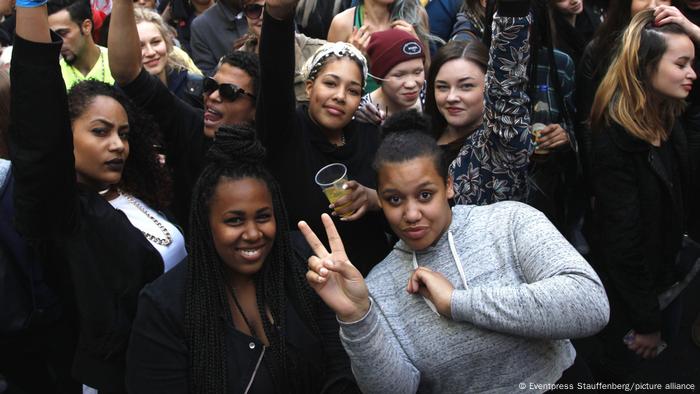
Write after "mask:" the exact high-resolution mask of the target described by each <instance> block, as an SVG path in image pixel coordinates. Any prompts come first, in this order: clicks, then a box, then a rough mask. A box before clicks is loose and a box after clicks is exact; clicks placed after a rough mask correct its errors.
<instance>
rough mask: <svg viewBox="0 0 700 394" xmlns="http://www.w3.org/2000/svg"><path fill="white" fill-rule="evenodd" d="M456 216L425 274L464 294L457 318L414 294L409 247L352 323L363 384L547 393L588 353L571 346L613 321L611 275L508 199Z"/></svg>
mask: <svg viewBox="0 0 700 394" xmlns="http://www.w3.org/2000/svg"><path fill="white" fill-rule="evenodd" d="M452 213H453V216H452V222H451V224H450V226H449V231H447V232H445V234H443V235H442V236H441V238H440V240H439V241H438V242H437V243H436V244H435V245H434V246H432V247H430V248H428V249H426V250H423V251H419V252H417V253H416V261H417V264H418V265H419V266H425V267H428V268H430V269H431V270H433V271H436V272H440V273H442V274H443V275H444V276H445V277H446V278H447V279H448V280H449V281H450V282H451V283H452V285H453V286H454V287H455V290H454V292H453V294H452V304H451V311H452V317H451V319H448V318H445V317H441V316H440V315H438V314H437V313H436V312H434V311H433V310H432V309H431V307H430V306H429V305H428V303H427V302H426V300H424V299H423V297H421V296H420V295H417V294H416V295H413V294H408V293H407V292H406V286H407V283H408V279H409V277H410V275H411V273H412V271H413V270H414V263H413V251H412V250H411V249H410V248H408V246H407V245H406V244H405V243H404V242H403V241H399V242H398V243H397V244H396V246H395V247H394V250H393V251H392V252H391V253H390V254H389V255H388V256H387V257H386V258H385V259H384V260H383V261H382V262H381V263H379V264H378V265H377V266H376V267H374V269H373V270H372V271H371V272H370V274H369V275H368V276H367V280H366V281H367V286H368V288H369V293H370V298H371V307H370V309H369V311H368V313H367V315H365V316H364V317H363V318H362V319H361V320H359V321H357V322H351V323H343V322H341V330H340V334H341V340H342V342H343V345H344V346H345V349H346V351H347V352H348V355H349V356H350V360H351V363H352V368H353V372H354V374H355V377H356V378H357V382H358V384H359V385H360V388H361V389H362V391H363V392H365V393H415V392H421V393H472V392H489V393H514V392H519V391H521V389H522V388H523V386H522V385H521V384H524V385H525V386H524V387H525V388H527V389H528V390H529V392H544V391H547V390H548V389H550V388H551V387H547V386H546V384H552V383H554V382H556V381H557V380H558V379H559V378H560V377H561V375H562V372H563V371H564V370H565V369H567V368H568V367H569V366H571V365H572V363H573V360H574V358H575V356H576V352H575V350H574V348H573V346H572V345H571V343H570V341H569V339H568V338H575V337H584V336H589V335H592V334H594V333H596V332H598V331H599V330H600V329H602V328H603V327H604V326H605V325H606V324H607V322H608V317H609V306H608V300H607V297H606V294H605V290H604V289H603V286H602V284H601V282H600V279H599V278H598V276H597V275H596V273H595V271H593V269H592V268H591V267H590V266H589V265H588V263H587V262H586V261H585V260H584V259H583V257H581V255H579V254H578V253H577V252H576V250H575V249H574V248H573V247H572V246H571V245H570V244H569V243H568V242H567V241H566V240H565V239H564V238H563V237H562V236H561V234H560V233H559V232H558V231H557V230H556V228H555V227H554V226H553V225H552V224H551V223H550V222H549V221H548V220H547V218H546V217H545V216H544V215H543V214H542V213H540V212H539V211H537V210H535V209H534V208H531V207H529V206H527V205H525V204H521V203H518V202H510V201H508V202H500V203H496V204H492V205H486V206H456V207H454V208H453V210H452ZM448 233H451V236H452V238H453V242H452V244H453V245H454V249H455V252H456V255H457V258H455V253H453V252H452V251H451V247H450V242H449V240H448V238H449V236H448ZM457 260H459V261H460V262H461V266H462V267H463V271H464V279H465V280H466V287H465V285H464V280H463V279H462V276H461V275H460V273H459V270H458V268H457ZM538 385H539V386H538Z"/></svg>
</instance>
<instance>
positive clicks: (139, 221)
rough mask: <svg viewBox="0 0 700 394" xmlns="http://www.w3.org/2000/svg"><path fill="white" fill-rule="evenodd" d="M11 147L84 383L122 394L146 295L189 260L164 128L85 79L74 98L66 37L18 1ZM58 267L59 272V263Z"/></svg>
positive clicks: (36, 6) (21, 215)
mask: <svg viewBox="0 0 700 394" xmlns="http://www.w3.org/2000/svg"><path fill="white" fill-rule="evenodd" d="M17 21H18V24H17V36H16V40H15V47H14V48H15V49H14V50H15V52H14V54H13V60H12V62H13V71H12V75H11V78H12V97H13V103H12V108H11V111H12V118H11V126H10V139H11V146H12V152H11V153H12V163H13V169H14V172H13V174H14V176H15V184H14V187H15V189H14V195H15V199H14V201H15V212H16V217H15V218H14V220H15V225H16V227H17V229H18V231H19V232H20V233H21V234H22V236H24V237H25V239H26V240H27V241H28V243H29V244H30V246H31V247H32V249H33V251H34V253H36V254H35V255H36V256H38V258H40V259H41V260H42V261H43V262H46V263H47V264H45V265H44V267H45V268H46V271H44V273H43V279H44V280H45V281H46V283H47V285H48V286H49V288H51V289H52V290H53V291H55V293H56V294H57V296H58V297H59V300H60V302H61V307H62V310H63V313H65V315H64V316H65V317H66V320H67V321H68V322H69V324H70V328H69V329H68V333H67V334H65V335H60V334H58V333H56V335H57V336H60V338H58V339H56V340H55V342H56V343H57V344H58V345H60V346H61V347H67V348H69V349H71V350H72V352H73V353H72V354H71V358H72V371H73V378H74V379H76V380H77V381H78V382H80V383H82V384H85V385H87V386H90V387H94V388H96V389H98V390H99V391H100V392H103V391H104V392H108V393H121V392H124V391H125V387H124V373H125V371H124V368H125V365H124V357H125V352H126V344H127V343H128V339H129V333H130V330H131V322H132V319H133V318H134V315H135V312H136V298H137V296H138V294H139V291H140V290H141V288H142V287H143V286H144V285H145V284H146V283H149V282H151V281H152V280H154V279H155V278H156V277H158V276H159V275H160V274H162V273H163V271H164V269H165V270H167V269H169V268H171V267H173V266H175V265H177V263H179V262H180V261H181V260H182V259H183V258H184V257H185V256H186V254H187V252H186V251H185V247H184V238H183V236H182V234H181V233H180V231H179V230H178V229H177V228H176V227H175V226H174V225H173V224H172V223H171V222H170V221H169V220H167V218H166V217H164V216H163V215H162V214H161V213H160V210H162V209H163V208H164V207H165V206H167V201H166V199H167V197H168V196H169V195H170V193H169V190H168V187H167V186H168V180H169V177H168V174H167V171H166V170H165V169H164V168H163V167H162V166H161V165H159V164H158V163H157V158H156V154H155V152H154V151H153V145H154V143H155V142H156V141H155V126H154V125H153V124H151V123H150V122H147V121H145V120H144V118H143V115H141V114H139V112H138V111H137V110H136V109H135V108H134V106H133V105H132V103H131V102H130V101H129V100H128V98H127V97H125V96H124V94H123V93H121V92H120V91H119V90H118V89H116V88H115V87H113V86H110V85H107V84H104V83H102V82H98V81H83V82H80V83H79V84H76V85H75V86H74V87H73V88H72V89H71V90H70V91H69V92H68V94H66V92H65V85H64V83H63V79H62V77H61V71H60V67H59V64H58V59H59V52H60V50H61V38H60V37H59V36H58V35H56V34H55V33H51V32H50V30H49V24H48V17H47V9H46V6H45V5H42V0H39V1H38V2H34V3H32V2H28V1H24V2H18V4H17ZM48 263H50V264H48Z"/></svg>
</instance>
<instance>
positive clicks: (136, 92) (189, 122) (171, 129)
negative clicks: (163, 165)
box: [120, 69, 206, 176]
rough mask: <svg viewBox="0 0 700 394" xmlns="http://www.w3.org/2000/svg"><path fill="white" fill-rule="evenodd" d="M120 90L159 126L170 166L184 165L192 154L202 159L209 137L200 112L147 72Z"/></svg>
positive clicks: (144, 71)
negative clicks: (177, 163) (203, 147)
mask: <svg viewBox="0 0 700 394" xmlns="http://www.w3.org/2000/svg"><path fill="white" fill-rule="evenodd" d="M120 87H121V88H122V90H124V92H125V93H126V94H127V95H128V96H129V98H130V99H131V101H133V102H134V104H135V105H136V107H138V108H140V109H142V110H144V111H146V112H147V113H149V114H150V115H151V116H152V117H153V119H154V120H155V121H156V123H157V124H158V127H159V129H160V132H161V133H162V134H163V139H164V142H165V145H166V146H165V148H166V153H167V156H168V161H169V162H173V161H181V160H183V157H184V156H188V155H190V154H194V155H195V156H197V157H195V158H198V156H201V155H202V152H201V150H202V146H203V145H204V141H205V138H206V137H205V136H204V115H203V113H202V111H201V110H199V109H197V108H194V107H192V106H190V105H189V104H187V103H185V102H184V101H182V100H180V99H179V98H178V97H177V96H175V95H174V94H173V93H172V92H170V90H168V87H167V86H165V85H164V84H163V83H162V82H161V81H160V80H159V79H158V78H157V77H155V76H153V75H150V74H148V73H147V72H146V70H144V69H141V73H140V74H139V75H138V76H137V77H136V79H134V80H133V81H131V82H129V83H128V84H126V85H121V86H120ZM175 176H178V175H177V174H175Z"/></svg>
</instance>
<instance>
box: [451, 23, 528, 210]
mask: <svg viewBox="0 0 700 394" xmlns="http://www.w3.org/2000/svg"><path fill="white" fill-rule="evenodd" d="M530 18H531V17H528V21H529V19H530ZM523 22H524V19H523V18H500V20H499V23H495V24H494V29H495V30H494V34H493V41H492V44H491V49H490V54H489V64H488V69H487V71H486V88H485V94H484V123H483V124H482V125H481V126H480V127H479V128H478V129H477V130H476V131H475V132H474V133H473V134H471V135H470V136H469V137H468V138H467V140H466V142H465V144H464V146H463V147H462V149H461V150H460V152H459V154H458V155H457V158H456V159H455V160H454V161H453V162H452V164H450V175H452V176H453V178H454V189H455V202H456V203H457V204H476V205H485V204H492V203H494V202H498V201H503V200H516V201H524V200H525V196H526V195H527V175H528V159H529V157H530V154H531V153H532V151H533V150H534V145H533V142H532V139H531V138H530V133H529V124H530V113H529V102H530V99H529V98H528V96H527V94H526V93H525V90H526V88H527V65H528V61H529V53H530V44H529V42H528V39H529V31H528V24H526V23H523Z"/></svg>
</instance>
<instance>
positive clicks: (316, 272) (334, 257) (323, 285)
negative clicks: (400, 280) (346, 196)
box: [298, 213, 369, 322]
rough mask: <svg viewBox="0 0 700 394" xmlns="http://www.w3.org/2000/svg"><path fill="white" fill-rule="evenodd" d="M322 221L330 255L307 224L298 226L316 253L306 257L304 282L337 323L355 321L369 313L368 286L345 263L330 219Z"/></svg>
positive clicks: (326, 218) (325, 216)
mask: <svg viewBox="0 0 700 394" xmlns="http://www.w3.org/2000/svg"><path fill="white" fill-rule="evenodd" d="M321 221H322V222H323V226H324V227H325V229H326V235H327V236H328V243H329V244H330V246H331V252H330V253H328V251H327V250H326V248H325V246H323V243H321V241H320V240H319V239H318V237H317V236H316V234H315V233H314V232H313V231H312V230H311V228H309V226H308V225H307V224H306V222H303V221H302V222H299V224H298V226H299V230H301V233H302V234H304V238H306V242H308V243H309V246H311V249H312V250H313V251H314V254H315V256H311V257H310V258H309V262H308V263H309V270H308V271H307V272H306V280H307V281H308V282H309V285H310V286H311V288H313V289H314V291H316V293H317V294H318V295H319V297H321V299H322V300H323V302H325V303H326V305H328V307H330V308H331V309H333V311H334V312H335V313H336V315H338V317H339V318H340V320H342V321H346V322H352V321H357V320H359V319H361V318H362V317H363V316H364V315H365V314H366V313H367V311H368V310H369V292H368V291H367V285H366V284H365V280H364V279H363V278H362V274H361V273H360V271H358V270H357V268H355V266H354V265H352V263H351V262H350V260H348V256H347V254H345V247H344V246H343V241H342V240H341V239H340V235H338V230H336V228H335V225H334V224H333V220H332V219H331V217H330V216H328V215H327V214H325V213H324V214H323V215H321Z"/></svg>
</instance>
